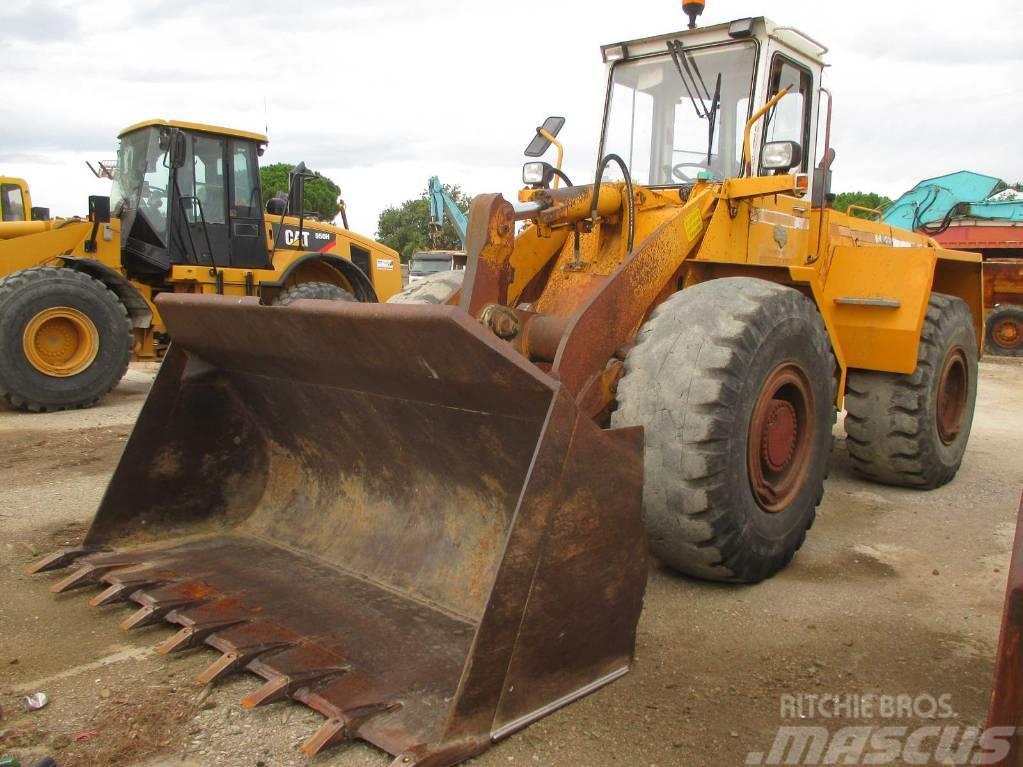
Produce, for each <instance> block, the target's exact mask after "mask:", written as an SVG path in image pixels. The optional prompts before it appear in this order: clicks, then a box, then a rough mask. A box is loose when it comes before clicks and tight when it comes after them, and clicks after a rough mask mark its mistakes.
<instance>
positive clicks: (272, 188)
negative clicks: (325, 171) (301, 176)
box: [259, 162, 341, 221]
mask: <svg viewBox="0 0 1023 767" xmlns="http://www.w3.org/2000/svg"><path fill="white" fill-rule="evenodd" d="M294 167H295V166H294V165H290V164H288V163H286V162H278V163H274V164H273V165H266V166H264V167H262V168H260V169H259V185H260V186H261V187H262V189H263V199H264V200H269V199H270V198H271V197H273V196H274V195H275V194H277V193H279V192H283V193H284V194H285V195H286V194H287V193H288V174H289V173H291V169H292V168H294ZM308 172H309V173H310V174H312V178H307V179H306V180H305V213H307V214H312V215H313V216H315V217H316V218H318V219H320V220H321V221H333V220H334V217H335V216H336V215H337V214H338V212H339V211H340V210H341V206H340V204H339V202H338V200H339V199H340V197H341V188H340V187H339V186H338V185H337V184H335V183H334V182H333V181H331V180H330V179H329V178H327V177H326V176H322V175H320V174H319V173H317V172H315V171H308Z"/></svg>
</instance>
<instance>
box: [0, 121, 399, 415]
mask: <svg viewBox="0 0 1023 767" xmlns="http://www.w3.org/2000/svg"><path fill="white" fill-rule="evenodd" d="M266 143H267V139H266V137H265V136H262V135H260V134H257V133H247V132H245V131H237V130H231V129H227V128H218V127H214V126H210V125H198V124H194V123H184V122H176V121H164V120H149V121H146V122H142V123H139V124H137V125H133V126H131V127H129V128H126V129H125V130H124V131H123V132H122V133H121V135H120V148H119V149H118V157H117V169H116V172H115V173H114V192H113V198H112V200H111V198H106V197H90V198H89V217H88V220H83V219H61V220H57V221H41V220H34V219H33V217H31V216H26V215H25V211H29V210H31V205H30V202H29V197H28V187H27V185H25V184H24V183H23V182H20V181H19V180H17V179H0V191H2V192H3V200H4V222H3V223H0V275H2V276H3V279H2V280H0V360H2V362H0V393H2V394H3V395H4V396H5V397H6V398H7V400H8V401H9V402H11V403H12V404H13V405H15V406H16V407H18V408H20V409H24V410H32V411H39V410H60V409H65V408H74V407H83V406H87V405H91V404H93V403H95V402H96V401H97V400H99V399H100V398H101V397H102V396H103V395H105V394H106V393H107V392H108V391H110V389H111V388H113V387H114V386H115V385H116V384H117V382H118V381H119V380H120V379H121V377H122V376H123V375H124V373H125V370H126V369H127V365H128V361H129V359H130V357H131V355H132V354H133V353H134V355H135V356H137V357H140V358H154V357H156V356H158V354H160V353H161V352H162V348H163V346H164V345H165V342H166V334H167V329H166V327H165V325H164V322H163V318H162V317H161V315H160V310H159V308H158V307H157V306H156V304H155V303H154V298H155V297H156V296H157V295H159V294H160V293H164V292H177V293H214V294H221V295H228V296H259V297H260V299H261V300H262V301H263V302H264V303H274V304H288V303H291V302H292V301H294V300H296V299H298V298H320V299H333V300H358V301H362V302H374V301H384V300H386V299H387V298H388V297H389V296H390V295H392V294H393V293H395V292H396V291H398V290H400V289H401V271H400V265H399V261H398V255H397V253H395V252H394V251H392V250H391V249H390V248H387V247H385V246H383V245H381V244H379V243H377V242H375V241H373V240H371V239H369V238H366V237H362V236H360V235H358V234H356V233H354V232H351V231H349V230H348V229H347V228H339V227H335V226H332V225H331V224H329V223H324V222H320V221H314V220H311V219H309V218H306V216H305V213H304V205H303V197H304V195H303V189H304V186H303V171H304V166H302V165H300V166H299V167H298V168H297V169H296V171H295V172H293V174H292V179H291V185H290V188H291V191H290V194H289V197H288V199H287V200H284V199H273V200H269V201H268V202H267V204H266V209H265V210H264V207H263V203H262V202H261V199H262V197H261V190H260V187H259V166H258V157H259V156H260V155H261V154H262V153H263V148H264V147H265V145H266ZM16 197H18V198H19V199H20V200H21V202H20V207H15V205H16V203H15V198H16ZM8 206H10V207H8ZM8 211H10V214H8ZM253 342H254V343H258V340H256V339H254V340H253Z"/></svg>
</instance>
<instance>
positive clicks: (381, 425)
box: [36, 232, 646, 767]
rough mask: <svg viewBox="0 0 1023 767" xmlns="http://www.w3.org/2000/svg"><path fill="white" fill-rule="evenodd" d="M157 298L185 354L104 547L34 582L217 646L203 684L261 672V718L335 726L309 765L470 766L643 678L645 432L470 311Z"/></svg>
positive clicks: (135, 444) (82, 551) (104, 528)
mask: <svg viewBox="0 0 1023 767" xmlns="http://www.w3.org/2000/svg"><path fill="white" fill-rule="evenodd" d="M498 234H500V232H498ZM160 308H161V311H162V313H163V316H164V317H165V319H166V321H167V324H168V327H169V328H170V330H171V332H172V334H173V335H174V339H175V343H174V346H173V347H172V349H171V352H170V353H169V355H168V357H167V359H166V360H165V361H164V364H163V366H162V367H161V370H160V372H159V374H158V376H157V380H156V382H155V383H154V386H153V390H152V393H151V395H150V397H149V400H148V401H147V403H146V406H145V408H144V409H143V411H142V414H141V415H140V418H139V421H138V424H137V426H136V428H135V431H134V432H133V434H132V436H131V438H130V439H129V441H128V445H127V446H126V449H125V453H124V457H123V459H122V461H121V464H120V465H119V466H118V468H117V470H116V471H115V473H114V476H113V479H112V481H111V483H110V486H109V488H108V490H107V493H106V495H105V497H104V500H103V502H102V503H101V506H100V508H99V510H98V512H97V514H96V517H95V519H94V522H93V524H92V526H91V528H90V530H89V532H88V534H87V536H86V545H85V546H83V547H80V548H77V549H73V550H69V551H67V552H58V553H57V554H56V555H52V556H50V557H48V558H47V559H46V560H44V561H43V562H42V563H40V565H39V566H38V567H37V568H36V569H37V570H40V571H46V570H51V569H59V568H62V567H68V566H72V565H73V566H74V567H75V569H74V571H73V572H72V574H71V576H70V579H69V578H68V577H65V578H64V579H63V580H64V581H66V582H67V585H66V587H68V588H70V587H73V586H82V587H92V588H94V589H95V590H96V591H97V592H98V596H94V598H93V600H92V601H93V603H94V604H97V605H101V604H108V603H111V602H116V601H127V602H130V603H134V604H135V605H137V607H138V609H137V610H136V612H135V613H134V614H132V615H131V616H130V617H129V618H128V619H127V620H126V621H124V624H123V626H124V628H126V629H130V628H134V627H136V626H142V625H147V624H150V623H157V622H164V623H167V624H170V625H171V626H173V627H174V628H175V629H176V633H175V634H173V635H172V636H169V637H168V638H167V639H166V640H165V641H164V642H163V643H162V644H161V646H160V651H161V652H163V653H165V654H168V653H174V652H178V651H180V650H183V649H186V648H189V647H207V648H210V649H213V650H216V651H218V652H219V653H220V656H219V658H218V659H217V660H215V661H214V662H213V663H212V664H211V665H210V667H209V668H208V669H207V670H206V671H205V672H204V673H203V674H202V675H201V676H200V678H199V681H200V682H202V683H211V682H215V681H216V680H218V679H220V678H222V677H223V676H225V675H227V674H232V673H240V672H248V673H252V674H256V675H257V676H259V677H261V678H262V679H263V680H264V684H263V686H262V687H260V688H259V689H258V690H256V691H255V692H253V693H252V694H251V695H249V696H247V697H246V699H245V700H244V703H245V705H247V706H257V705H266V704H271V703H274V702H277V701H284V700H290V701H296V702H299V703H303V704H305V705H307V706H310V707H311V708H313V709H315V710H316V711H318V712H320V713H321V714H323V715H324V717H325V720H324V723H323V725H322V726H321V727H320V729H319V730H318V731H317V732H315V733H311V734H310V739H309V740H308V741H307V742H306V744H305V751H306V753H309V754H316V753H319V752H320V751H322V750H323V749H326V748H329V747H332V746H335V745H337V744H339V743H343V742H345V741H346V740H349V739H351V738H359V739H362V740H365V741H368V742H370V743H373V744H374V745H376V746H377V747H379V748H381V749H383V750H385V751H387V752H389V753H391V754H395V755H397V756H399V758H405V757H408V759H409V761H408V762H405V763H403V764H407V765H410V766H411V765H421V766H423V767H425V765H451V764H454V763H456V762H458V761H460V760H462V759H464V758H467V757H468V756H471V755H473V754H475V753H478V752H480V751H482V750H484V749H485V748H486V747H487V746H488V745H489V744H490V743H491V742H493V740H494V739H495V738H498V737H503V736H504V735H505V734H507V732H510V729H509V727H511V725H510V723H512V722H514V721H517V720H520V719H523V718H526V719H528V718H529V717H530V716H531V715H532V713H531V712H546V711H548V710H552V709H553V708H556V707H558V706H560V705H564V704H565V703H567V702H569V701H570V700H572V699H574V698H575V697H578V696H579V695H582V694H585V693H586V692H588V691H590V690H592V689H596V687H599V686H600V685H601V684H605V683H607V682H609V681H611V680H612V679H614V678H616V675H618V674H620V673H621V671H622V670H623V669H626V668H627V667H628V665H629V663H630V662H631V658H632V652H633V646H634V640H635V625H636V621H637V620H638V616H639V611H640V609H641V605H642V594H643V588H644V584H645V578H646V560H645V550H646V542H645V538H644V532H643V529H642V521H641V514H640V501H641V495H642V487H641V485H642V461H641V444H640V441H639V440H638V439H637V438H636V435H635V434H634V431H635V430H619V431H604V430H601V429H600V428H598V427H597V426H596V425H595V424H594V423H593V422H592V421H591V420H590V419H589V417H588V416H587V415H586V414H584V413H583V412H581V411H580V409H579V408H578V407H577V406H576V404H575V402H574V401H573V398H572V397H571V396H569V394H568V392H567V391H566V390H565V388H564V387H563V386H561V385H560V384H559V382H558V381H557V380H556V379H554V378H552V377H551V376H549V375H548V374H546V373H544V372H543V371H542V370H540V369H539V368H538V367H537V366H535V365H533V364H531V363H529V362H528V361H527V360H525V359H524V358H523V357H522V356H521V355H520V354H519V353H518V352H517V351H516V350H515V349H514V348H513V347H512V346H511V345H510V344H508V343H507V342H505V341H502V340H500V339H498V338H497V337H496V336H494V335H493V333H492V332H490V331H489V330H487V329H486V328H484V327H483V326H482V325H480V323H479V322H478V321H476V320H475V319H473V318H471V317H469V316H468V315H467V314H465V312H463V311H461V310H459V309H458V308H457V307H447V306H443V307H440V306H438V307H422V306H413V307H403V306H400V305H389V306H379V305H376V306H374V305H369V304H351V305H348V304H332V303H330V302H310V304H307V305H297V306H293V307H288V308H287V309H286V310H284V311H282V310H279V309H275V308H273V307H264V306H260V305H259V304H258V302H256V301H254V300H253V301H241V302H239V301H237V300H236V299H224V298H220V297H214V296H206V297H195V296H173V297H169V298H167V299H163V300H161V302H160ZM253 335H256V336H258V337H260V338H261V339H262V344H261V345H260V347H259V348H258V349H256V348H254V347H253V346H252V344H251V343H249V342H247V341H246V339H251V337H252V336H253ZM339 338H343V339H345V351H344V354H343V355H339V354H337V353H335V352H336V340H337V339H339ZM420 357H422V359H423V360H424V361H425V362H426V363H427V364H428V366H429V368H430V369H431V370H432V371H434V373H435V376H431V375H430V374H428V373H427V372H426V371H425V370H424V368H423V366H422V365H421V364H419V361H418V360H419V358H420ZM168 454H173V455H175V456H177V460H176V461H167V462H165V463H164V464H163V466H162V468H161V473H160V476H159V477H158V478H156V479H154V476H153V473H152V471H151V469H150V467H151V465H152V463H153V461H154V460H156V459H157V458H158V457H159V456H160V455H168ZM594 471H596V472H597V474H598V475H599V476H598V477H597V479H596V480H594V479H593V478H592V477H591V474H592V473H593V472H594ZM143 521H144V524H143ZM140 529H144V530H145V533H144V535H140V533H139V530H140ZM140 540H144V541H145V544H146V545H145V546H142V547H137V544H138V543H139V541H140ZM609 564H610V566H609ZM591 592H592V593H591ZM593 594H595V595H597V597H598V602H599V604H596V605H594V602H593V598H592V596H593ZM609 610H611V611H613V612H615V614H616V615H617V616H618V617H616V619H615V620H607V617H606V616H607V615H608V614H609ZM550 648H557V649H556V651H555V652H553V653H552V652H551V650H550ZM510 688H513V689H514V690H515V692H514V693H513V694H509V693H508V690H509V689H510ZM537 715H539V714H537Z"/></svg>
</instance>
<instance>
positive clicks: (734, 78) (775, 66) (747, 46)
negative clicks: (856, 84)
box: [600, 18, 827, 187]
mask: <svg viewBox="0 0 1023 767" xmlns="http://www.w3.org/2000/svg"><path fill="white" fill-rule="evenodd" d="M826 52H827V49H826V48H825V47H824V46H823V45H820V44H819V43H817V42H816V41H814V40H813V39H812V38H810V37H808V36H806V35H804V34H803V33H801V32H798V31H796V30H794V29H792V28H791V27H780V26H778V25H776V24H774V23H773V22H771V21H769V20H767V19H765V18H754V19H739V20H736V21H733V22H730V23H727V24H718V25H716V26H710V27H704V28H700V29H691V30H689V31H685V32H678V33H675V34H669V35H659V36H657V37H650V38H644V39H642V40H631V41H627V42H622V43H616V44H614V45H606V46H603V47H602V48H601V53H602V55H603V58H604V61H605V62H606V63H607V64H608V65H609V77H608V89H607V100H606V105H605V111H604V125H603V132H602V138H601V151H600V156H601V157H603V156H606V155H607V154H609V153H615V154H617V155H619V156H620V157H621V158H622V159H623V160H624V161H625V163H626V165H627V166H628V167H629V170H630V172H631V175H632V180H633V181H634V182H635V183H637V184H641V185H644V186H650V187H673V186H684V185H689V184H693V183H695V182H696V181H697V180H709V181H722V180H725V179H729V178H736V177H739V176H742V175H744V171H745V175H771V174H775V173H807V172H808V170H809V169H810V168H812V167H813V159H814V156H815V154H816V141H817V136H818V124H817V123H818V121H817V115H818V112H819V109H820V99H821V94H822V93H826V91H822V89H821V72H822V70H823V67H824V62H823V59H822V57H823V55H824V54H825V53H826ZM786 87H790V90H789V92H788V93H787V94H786V95H785V96H784V97H783V98H782V99H781V100H780V101H779V102H778V103H777V104H776V105H775V106H774V107H773V108H772V109H771V111H770V112H769V113H768V114H767V115H766V116H765V118H764V119H763V120H760V121H758V122H757V123H755V124H754V125H753V128H752V131H751V136H750V148H751V149H750V154H751V155H752V160H753V161H752V163H750V167H749V168H747V164H748V163H749V159H748V158H747V157H746V156H745V154H746V153H745V150H744V128H745V126H746V123H747V121H748V120H749V119H750V118H751V117H752V116H753V114H754V112H755V111H756V110H757V109H759V108H760V107H761V106H763V105H764V104H765V103H767V101H768V100H770V99H771V98H772V97H773V96H775V95H777V94H778V93H780V92H781V91H782V90H783V89H784V88H786Z"/></svg>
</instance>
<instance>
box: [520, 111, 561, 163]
mask: <svg viewBox="0 0 1023 767" xmlns="http://www.w3.org/2000/svg"><path fill="white" fill-rule="evenodd" d="M564 126H565V118H564V117H553V116H552V117H548V118H547V119H546V120H544V121H543V125H541V126H540V127H538V128H537V129H536V135H535V136H533V140H532V141H530V142H529V146H527V147H526V152H525V154H526V157H539V156H540V155H542V154H543V153H544V152H546V151H547V150H548V148H550V145H551V140H550V138H548V137H547V136H545V135H543V133H542V132H541V131H543V132H545V133H547V134H549V135H550V136H551V137H555V136H557V135H558V133H559V132H560V131H561V129H562V128H563V127H564Z"/></svg>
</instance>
